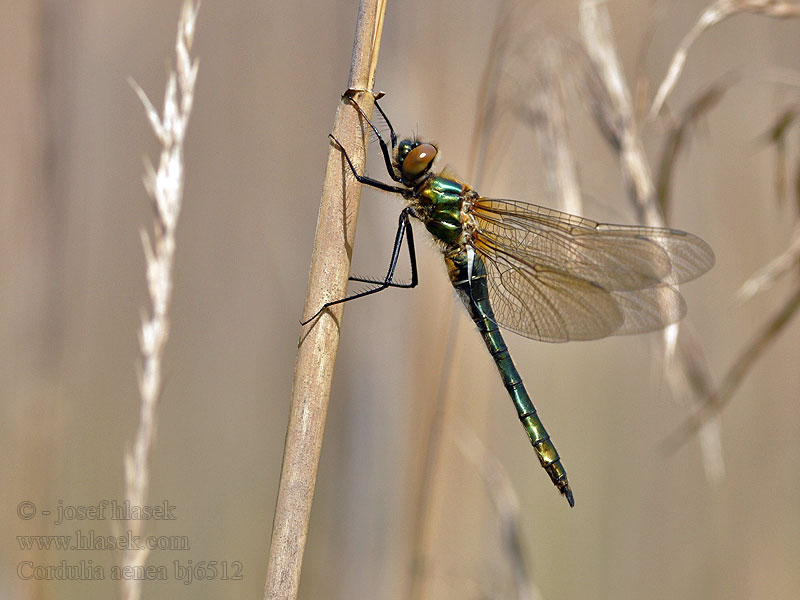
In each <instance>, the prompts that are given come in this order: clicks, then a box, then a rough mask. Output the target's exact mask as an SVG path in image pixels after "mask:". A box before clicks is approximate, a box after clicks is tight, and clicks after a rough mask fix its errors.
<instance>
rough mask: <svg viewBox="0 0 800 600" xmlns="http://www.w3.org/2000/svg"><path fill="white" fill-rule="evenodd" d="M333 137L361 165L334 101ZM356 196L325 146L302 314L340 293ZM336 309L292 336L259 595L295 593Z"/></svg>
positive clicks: (377, 13)
mask: <svg viewBox="0 0 800 600" xmlns="http://www.w3.org/2000/svg"><path fill="white" fill-rule="evenodd" d="M385 9H386V1H385V0H361V3H360V6H359V11H358V22H357V24H356V35H355V42H354V45H353V56H352V62H351V65H350V79H349V83H348V88H349V89H351V90H371V89H372V86H373V83H374V79H375V68H376V65H377V61H378V51H379V48H380V40H381V33H382V30H383V16H384V12H385ZM357 99H358V100H359V101H360V102H361V106H362V108H363V109H364V111H365V112H366V114H367V115H370V114H371V112H372V108H373V96H372V95H371V94H370V93H360V94H357ZM333 134H334V135H335V136H336V137H337V139H339V140H340V141H341V142H342V144H343V145H344V147H345V148H347V150H348V152H349V153H350V157H351V158H352V160H353V163H354V164H355V166H356V168H357V169H359V170H363V166H364V159H365V152H366V151H365V143H364V142H365V140H364V132H363V129H362V124H361V122H360V118H359V116H358V113H357V112H356V111H355V110H354V109H353V107H352V106H350V105H349V102H342V103H340V104H339V108H338V110H337V113H336V119H335V122H334V126H333ZM360 195H361V184H359V183H358V182H357V181H356V180H355V178H353V177H351V176H349V167H348V166H347V164H346V162H345V161H344V157H343V155H342V152H341V150H340V148H339V147H338V146H336V145H335V144H333V143H331V144H330V149H329V153H328V166H327V171H326V174H325V182H324V184H323V190H322V200H321V202H320V209H319V217H318V220H317V233H316V237H315V240H314V252H313V255H312V259H311V273H310V278H309V286H308V295H307V297H306V305H305V309H304V315H311V314H314V312H315V311H316V310H318V309H319V307H320V306H322V305H323V304H325V303H326V302H329V301H331V300H337V299H339V298H342V297H343V296H344V295H345V292H346V290H347V280H348V276H349V273H350V258H351V254H352V248H353V243H354V240H355V232H356V219H357V215H358V204H359V199H360ZM342 309H343V305H341V304H339V305H337V306H335V307H332V308H331V309H330V310H328V311H325V312H323V313H322V314H321V315H320V317H319V318H318V319H315V320H314V321H312V322H311V323H309V324H308V325H306V326H305V327H304V328H303V331H302V334H301V337H300V343H299V348H298V352H297V362H296V364H295V375H294V385H293V389H292V400H291V405H290V408H289V424H288V427H287V430H286V442H285V446H284V454H283V465H282V468H281V479H280V486H279V489H278V500H277V505H276V507H275V516H274V521H273V524H272V542H271V545H270V553H269V562H268V567H267V578H266V583H265V589H264V598H265V600H269V599H272V600H277V599H282V600H285V599H291V598H295V597H296V596H297V591H298V588H299V584H300V571H301V568H302V562H303V552H304V550H305V543H306V536H307V534H308V521H309V517H310V514H311V503H312V500H313V496H314V485H315V483H316V475H317V468H318V466H319V456H320V450H321V447H322V436H323V433H324V430H325V417H326V415H327V409H328V399H329V397H330V390H331V383H332V379H333V367H334V363H335V360H336V349H337V346H338V343H339V333H340V329H339V328H340V325H341V317H342Z"/></svg>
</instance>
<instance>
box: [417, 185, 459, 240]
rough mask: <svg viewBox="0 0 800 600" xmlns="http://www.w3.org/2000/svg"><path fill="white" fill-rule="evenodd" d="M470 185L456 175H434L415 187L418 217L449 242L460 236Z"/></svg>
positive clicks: (434, 233) (436, 235) (433, 232)
mask: <svg viewBox="0 0 800 600" xmlns="http://www.w3.org/2000/svg"><path fill="white" fill-rule="evenodd" d="M470 192H471V190H470V188H469V186H467V185H464V184H463V183H460V182H458V181H456V180H454V179H448V178H446V177H442V176H435V175H434V176H431V177H428V178H427V179H426V180H425V181H423V182H422V183H421V184H420V185H419V187H417V188H416V189H415V190H414V197H413V201H414V204H415V207H416V208H417V210H418V211H419V218H420V219H421V220H422V222H423V223H425V227H426V228H427V230H428V231H430V232H431V233H432V234H433V236H434V237H435V238H436V239H437V240H439V241H441V242H443V243H444V244H447V245H450V244H454V243H456V242H458V240H459V238H460V237H461V230H462V227H461V205H462V203H463V201H464V197H465V196H466V195H467V194H468V193H470Z"/></svg>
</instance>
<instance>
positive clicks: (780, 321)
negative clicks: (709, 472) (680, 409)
mask: <svg viewBox="0 0 800 600" xmlns="http://www.w3.org/2000/svg"><path fill="white" fill-rule="evenodd" d="M798 309H800V288H798V289H796V290H795V292H794V294H792V296H791V297H790V298H789V299H788V300H787V301H786V303H785V304H784V305H783V307H782V308H781V310H780V311H778V313H777V314H776V315H775V316H774V317H773V318H772V319H771V320H770V321H769V323H767V325H766V326H765V327H764V328H763V329H762V330H761V331H760V332H759V333H758V334H757V335H756V336H754V337H753V339H752V340H751V342H750V344H748V345H747V347H746V348H745V349H744V350H743V351H742V352H741V353H740V354H739V357H738V358H737V359H736V361H735V362H734V363H733V365H732V366H731V368H730V369H729V370H728V372H727V373H726V374H725V378H724V379H723V380H722V383H721V384H720V386H719V388H718V391H716V392H714V393H713V394H711V395H709V399H708V402H706V403H705V404H703V405H702V406H701V407H700V409H699V410H698V411H697V413H695V414H694V415H693V416H692V417H691V418H690V419H689V420H688V421H687V422H686V423H685V424H684V425H683V426H682V427H681V428H680V429H679V430H677V431H675V433H674V434H673V435H672V436H671V437H670V439H668V440H667V441H666V442H665V449H666V450H667V451H668V452H671V451H674V450H675V449H677V448H678V447H679V446H680V445H681V444H683V443H684V442H685V441H686V440H687V439H688V438H689V436H691V435H692V434H694V433H697V431H698V430H700V429H701V428H702V427H704V426H705V425H706V424H707V423H708V422H709V421H710V420H711V419H712V418H713V417H715V416H717V415H718V414H719V413H720V411H722V409H723V408H724V407H725V406H726V405H727V404H728V402H730V400H731V398H733V394H734V393H735V392H736V390H737V389H738V388H739V385H740V384H741V383H742V381H743V380H744V377H745V376H746V375H747V373H748V372H749V371H750V369H751V368H752V366H753V365H754V364H755V363H756V361H758V359H759V358H760V357H761V355H762V354H763V353H764V351H765V350H766V349H767V348H768V347H769V345H770V344H771V343H772V342H773V341H774V340H775V339H776V338H777V336H778V334H779V333H781V332H782V331H783V330H784V329H785V328H786V324H787V323H789V322H790V321H791V320H792V319H793V318H794V316H795V315H796V314H797V311H798Z"/></svg>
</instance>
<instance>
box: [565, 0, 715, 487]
mask: <svg viewBox="0 0 800 600" xmlns="http://www.w3.org/2000/svg"><path fill="white" fill-rule="evenodd" d="M600 4H601V2H599V1H598V0H582V2H581V4H580V27H581V33H582V35H583V39H584V45H585V46H586V50H587V52H588V54H589V57H590V59H591V61H592V64H593V65H594V67H595V69H596V71H597V73H598V76H599V79H600V82H601V84H602V88H603V89H602V93H604V94H605V95H606V97H607V101H608V103H609V104H610V107H605V108H604V110H603V111H602V113H599V116H600V117H602V118H604V119H605V121H606V122H605V123H603V129H604V130H605V131H607V132H609V135H613V136H614V139H612V140H610V141H611V142H612V145H615V146H616V147H617V148H619V154H620V162H621V164H622V170H623V173H624V174H625V176H626V177H627V178H628V180H629V182H630V188H631V201H632V202H633V204H634V207H635V209H636V211H637V213H638V216H639V219H640V220H641V222H643V223H645V224H646V225H649V226H652V227H664V226H665V225H666V224H665V221H664V216H663V215H662V214H661V211H660V208H659V206H658V202H657V200H656V194H655V187H654V185H653V178H652V175H651V172H650V167H649V165H648V162H647V156H646V154H645V152H644V146H643V144H642V141H641V138H640V136H639V133H638V131H637V128H636V122H635V119H634V111H633V104H632V102H631V97H630V93H629V91H628V87H627V84H626V82H625V77H624V75H623V73H622V68H621V66H620V64H619V60H618V58H617V53H616V49H615V48H614V43H613V38H612V33H611V22H610V19H609V16H608V11H607V10H606V8H605V7H604V6H603V7H602V8H601V6H600ZM677 333H678V328H677V325H671V326H669V327H667V328H666V329H665V330H664V336H663V339H664V347H665V349H666V356H667V359H668V361H669V362H671V364H672V365H674V368H676V369H682V370H683V371H684V372H685V377H684V379H685V380H687V381H691V380H692V378H691V376H690V374H689V372H693V373H694V374H695V376H697V375H704V374H707V370H705V369H703V368H702V367H701V366H699V365H694V364H693V363H694V362H696V361H700V363H702V364H703V365H704V364H706V363H707V361H706V359H705V356H704V355H703V352H702V350H699V348H700V347H701V345H700V343H699V342H698V341H697V340H696V339H695V338H694V334H693V333H692V330H691V328H687V327H684V328H683V329H682V334H681V335H677ZM689 348H694V349H695V351H694V352H692V351H690V350H689ZM698 383H699V384H700V385H701V387H702V388H704V389H711V388H712V387H713V386H712V384H711V382H710V381H703V382H698V381H695V384H698ZM673 392H674V393H675V395H676V396H677V395H678V394H679V392H678V391H676V390H673ZM705 440H706V442H707V443H706V444H704V445H703V450H704V461H705V464H706V465H712V464H718V463H719V460H717V459H716V458H711V454H713V455H715V456H717V457H721V456H722V452H721V448H720V445H721V441H720V440H719V438H718V437H717V438H714V439H713V440H712V436H711V435H707V436H706V437H705ZM714 441H716V443H713V442H714ZM709 477H710V478H713V474H712V473H710V472H709Z"/></svg>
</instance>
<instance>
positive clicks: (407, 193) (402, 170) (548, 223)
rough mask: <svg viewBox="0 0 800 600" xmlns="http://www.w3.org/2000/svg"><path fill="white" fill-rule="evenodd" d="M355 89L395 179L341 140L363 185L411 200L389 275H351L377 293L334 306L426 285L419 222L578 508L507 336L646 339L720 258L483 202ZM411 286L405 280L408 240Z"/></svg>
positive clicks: (531, 207)
mask: <svg viewBox="0 0 800 600" xmlns="http://www.w3.org/2000/svg"><path fill="white" fill-rule="evenodd" d="M353 95H354V92H351V91H348V92H346V93H345V95H344V96H343V97H344V98H346V99H347V100H349V102H350V104H352V105H353V106H354V107H355V109H356V110H357V111H358V112H359V113H360V115H361V117H362V118H363V119H364V122H366V123H367V124H368V125H369V127H370V128H371V129H372V132H373V133H374V134H375V136H376V138H377V141H378V144H379V145H380V149H381V152H382V154H383V159H384V162H385V164H386V169H387V171H388V174H389V177H391V179H392V180H393V181H394V184H389V183H384V182H382V181H380V180H377V179H373V178H371V177H368V176H366V175H362V174H359V173H358V171H357V170H356V168H355V166H354V165H353V162H352V161H351V159H350V156H349V155H348V153H347V151H346V149H345V148H344V147H343V146H342V144H341V143H340V142H339V140H337V139H336V138H335V137H334V136H333V135H332V134H331V135H330V136H329V137H330V138H331V140H332V141H333V142H334V143H335V144H336V145H337V146H338V147H339V149H340V150H341V152H342V155H343V156H344V158H345V159H346V161H347V163H348V165H349V167H350V170H351V171H352V173H353V176H354V177H355V179H356V180H358V181H359V182H360V183H361V184H363V185H367V186H371V187H373V188H377V189H379V190H383V191H386V192H392V193H395V194H398V195H400V196H401V197H402V198H403V200H405V203H406V207H405V208H404V209H403V210H402V211H401V212H400V218H399V222H398V226H397V232H396V234H395V238H394V245H393V248H392V255H391V260H390V262H389V268H388V271H387V273H386V276H385V277H384V278H383V279H369V278H360V277H351V278H350V280H351V281H357V282H363V283H367V284H373V287H371V288H369V289H366V290H364V291H361V292H358V293H354V294H352V295H349V296H346V297H344V298H341V299H339V300H334V301H332V302H328V303H326V304H325V305H323V306H322V308H320V309H319V311H317V313H315V314H314V315H313V316H312V317H311V318H309V319H306V320H305V321H303V322H302V324H303V325H305V324H307V323H309V322H311V321H312V320H314V319H315V318H317V317H318V316H319V315H320V314H322V312H323V311H325V310H326V309H328V308H329V307H331V306H333V305H336V304H340V303H342V302H347V301H350V300H354V299H356V298H362V297H364V296H368V295H371V294H375V293H378V292H381V291H383V290H386V289H388V288H391V287H399V288H413V287H416V285H417V284H418V281H419V278H418V273H417V261H416V250H415V248H414V235H413V230H412V227H411V219H412V218H413V219H416V220H418V221H420V222H421V223H422V224H423V225H424V227H425V229H427V230H428V232H429V233H430V234H431V236H432V237H433V239H434V240H435V242H436V243H437V245H438V246H439V248H440V250H441V253H442V256H443V258H444V262H445V265H446V267H447V272H448V274H449V277H450V281H451V283H452V284H453V287H454V288H455V291H456V295H457V296H458V297H459V298H460V300H461V302H462V303H463V304H464V307H465V308H466V310H467V312H468V313H469V316H470V317H471V318H472V320H473V322H474V323H475V325H476V327H477V329H478V331H479V333H480V334H481V336H482V338H483V341H484V343H485V344H486V347H487V349H488V351H489V353H490V354H491V356H492V359H493V360H494V362H495V364H496V366H497V370H498V371H499V373H500V377H501V379H502V381H503V385H504V386H505V388H506V390H507V391H508V395H509V396H510V397H511V400H512V402H513V404H514V407H515V408H516V411H517V415H518V417H519V420H520V421H521V422H522V426H523V428H524V429H525V432H526V433H527V436H528V439H529V440H530V443H531V445H532V446H533V449H534V451H535V452H536V455H537V457H538V459H539V462H540V463H541V466H542V467H543V468H544V470H545V471H546V472H547V474H548V475H549V477H550V480H551V481H552V483H553V485H555V487H556V488H557V489H558V491H559V492H560V493H561V494H562V495H563V496H564V497H565V498H566V500H567V502H568V503H569V505H570V506H574V504H575V500H574V495H573V492H572V489H571V487H570V484H569V480H568V479H567V472H566V470H565V469H564V466H563V465H562V463H561V458H560V456H559V454H558V451H557V450H556V447H555V445H554V444H553V441H552V440H551V438H550V435H549V434H548V432H547V430H546V429H545V427H544V425H543V423H542V421H541V419H540V418H539V415H538V413H537V411H536V408H535V407H534V405H533V402H532V401H531V398H530V396H529V394H528V392H527V390H526V388H525V384H524V383H523V381H522V377H521V376H520V374H519V372H518V371H517V368H516V366H515V365H514V362H513V360H512V359H511V355H510V353H509V351H508V348H507V346H506V343H505V340H504V339H503V336H502V334H501V331H500V329H501V328H503V329H506V330H509V331H512V332H515V333H517V334H520V335H522V336H524V337H526V338H530V339H533V340H540V341H546V342H567V341H571V340H595V339H601V338H605V337H608V336H613V335H628V334H637V333H644V332H648V331H654V330H657V329H661V328H663V327H665V326H667V325H670V324H672V323H675V322H677V321H679V320H680V319H681V318H682V317H683V316H684V315H685V314H686V302H685V300H684V298H683V297H682V296H681V294H680V291H679V290H678V287H677V286H678V284H681V283H684V282H686V281H690V280H692V279H694V278H696V277H699V276H700V275H702V274H703V273H705V272H706V271H708V270H709V269H710V268H711V267H712V266H713V264H714V252H713V251H712V249H711V247H710V246H709V245H708V244H707V243H706V242H704V241H703V240H702V239H700V238H699V237H697V236H695V235H692V234H690V233H686V232H684V231H680V230H677V229H666V228H658V227H643V226H634V225H614V224H606V223H599V222H596V221H592V220H589V219H585V218H583V217H579V216H576V215H572V214H568V213H564V212H560V211H557V210H553V209H550V208H545V207H542V206H537V205H535V204H529V203H526V202H520V201H517V200H501V199H495V198H488V197H485V196H481V195H480V194H479V193H478V192H477V191H475V190H474V189H472V188H471V187H470V186H469V185H468V184H466V183H465V182H463V181H461V180H459V179H458V178H457V177H455V176H454V175H452V174H450V173H449V172H448V171H447V169H445V170H442V171H441V172H438V173H436V172H434V170H433V164H434V160H435V159H436V158H437V157H438V155H439V148H438V147H437V146H436V145H435V144H433V143H431V142H426V141H423V140H420V139H417V138H415V137H414V138H406V139H402V140H400V141H398V139H397V135H396V133H395V131H394V128H393V127H392V125H391V122H390V121H389V119H388V117H387V116H386V113H385V112H384V111H383V109H382V108H381V106H380V105H379V104H378V102H377V97H380V96H377V97H376V102H375V107H376V108H377V109H378V111H379V112H380V114H381V116H382V117H383V120H384V121H385V122H386V125H387V127H388V130H389V145H387V143H386V140H385V139H384V137H383V135H382V134H381V132H380V131H379V130H378V128H377V127H376V126H375V125H374V124H373V122H372V121H371V120H370V119H369V118H368V117H367V115H366V114H365V113H364V111H363V110H362V109H361V107H360V106H359V105H358V103H357V102H356V100H355V99H354V98H353ZM404 240H405V241H406V244H407V248H408V256H409V260H410V263H411V281H410V282H406V283H403V282H400V281H396V280H395V271H396V267H397V263H398V260H399V258H400V253H401V249H402V246H403V241H404Z"/></svg>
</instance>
